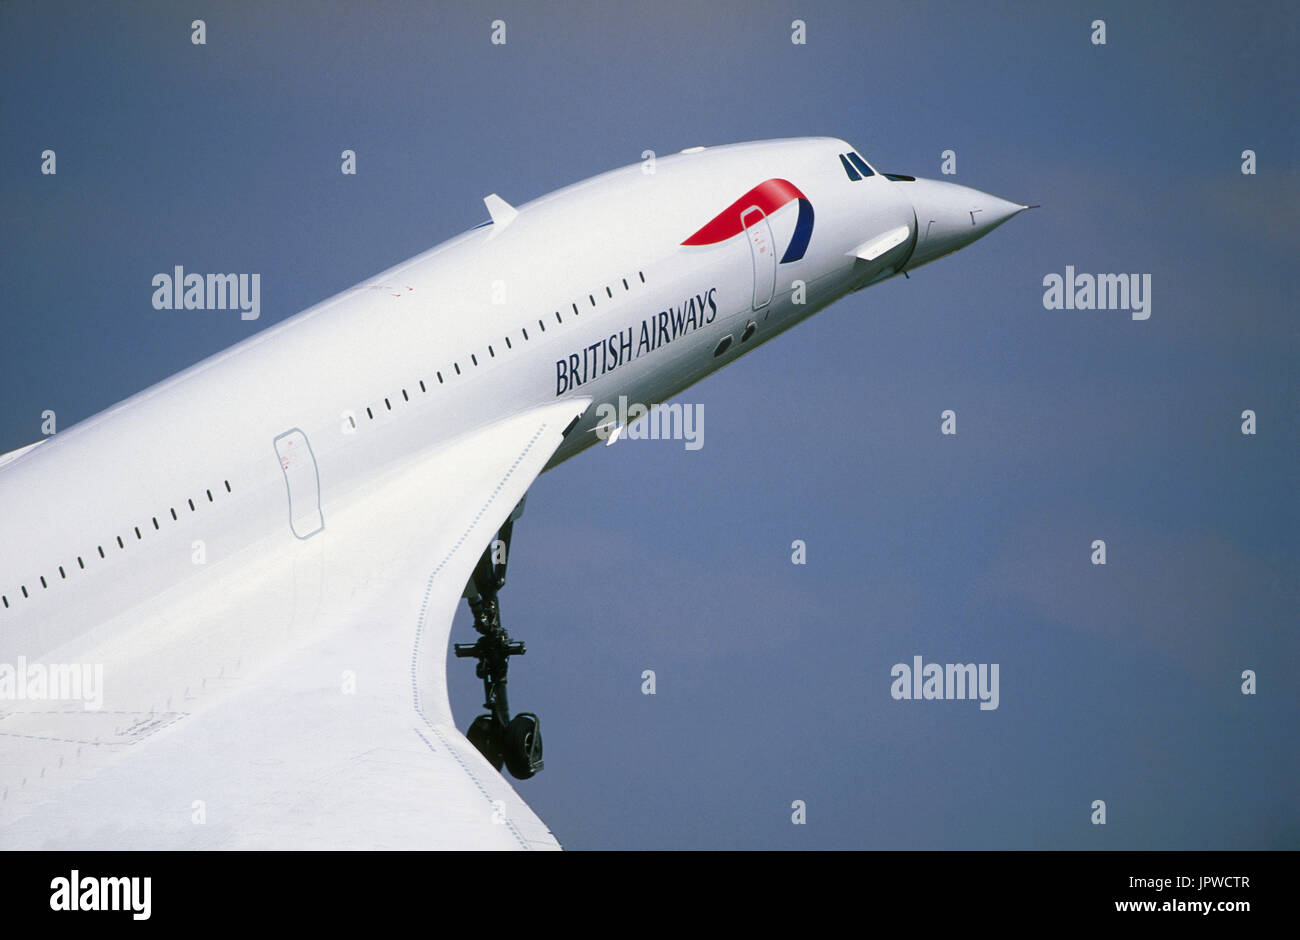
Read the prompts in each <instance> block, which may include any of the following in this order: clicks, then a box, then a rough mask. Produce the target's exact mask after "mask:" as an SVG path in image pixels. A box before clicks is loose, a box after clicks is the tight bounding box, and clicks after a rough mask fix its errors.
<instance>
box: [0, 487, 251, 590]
mask: <svg viewBox="0 0 1300 940" xmlns="http://www.w3.org/2000/svg"><path fill="white" fill-rule="evenodd" d="M221 482H222V484H223V485H224V486H225V488H226V492H227V493H232V492H234V491H233V490H232V489H231V488H230V481H229V480H222V481H221ZM204 493H206V494H207V497H208V502H210V503H215V502H216V501H217V499H216V497H215V496H213V494H212V490H204ZM202 501H203V500H202V497H200V499H199V502H202ZM186 505H188V506H189V507H190V512H198V506H197V505H196V504H195V502H194V500H193V499H192V498H190V499H186V500H185V503H183V504H182V506H181V511H182V512H183V511H184V507H185V506H186ZM168 512H169V513H170V514H171V517H172V522H179V521H180V518H181V517H180V514H179V513H177V512H176V507H175V506H172V507H169V509H168ZM163 518H164V520H165V519H166V516H164V517H163ZM150 521H151V522H152V523H153V527H154V530H155V531H157V530H161V529H162V524H161V523H160V522H159V521H158V517H157V516H151V517H150ZM131 529H132V531H133V532H135V538H136V541H138V542H142V541H144V533H143V532H141V531H140V527H139V526H138V525H137V526H132V527H131ZM114 541H116V542H117V547H118V549H125V548H126V541H125V540H123V538H122V536H120V535H118V536H114ZM108 544H109V546H110V547H111V546H112V544H113V543H112V542H109V543H108ZM95 550H96V551H97V552H98V553H99V557H100V558H107V557H108V555H107V554H106V553H105V551H104V546H103V545H96V546H95ZM91 561H94V556H93V555H92V556H91ZM58 568H59V578H60V580H64V581H66V580H67V578H68V572H67V570H66V569H65V568H64V567H63V565H59V566H58ZM77 568H78V569H79V570H85V568H86V561H85V558H83V557H82V556H81V555H78V556H77ZM40 582H41V587H42V588H43V589H48V588H49V586H50V585H49V582H48V581H47V580H46V579H45V575H41V576H40ZM18 589H19V591H21V592H22V596H23V597H31V594H30V592H28V590H27V585H25V584H22V585H19V587H18ZM15 600H17V597H15ZM0 603H3V605H4V607H5V608H6V609H7V608H8V607H9V606H10V605H9V595H8V594H0Z"/></svg>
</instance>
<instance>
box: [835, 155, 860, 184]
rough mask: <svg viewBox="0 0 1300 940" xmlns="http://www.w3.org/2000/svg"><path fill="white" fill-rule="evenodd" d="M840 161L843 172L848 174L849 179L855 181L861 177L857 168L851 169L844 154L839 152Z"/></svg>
mask: <svg viewBox="0 0 1300 940" xmlns="http://www.w3.org/2000/svg"><path fill="white" fill-rule="evenodd" d="M840 163H842V164H844V172H845V173H847V174H849V179H851V180H853V181H855V182H856V181H857V180H860V179H862V176H861V174H859V173H858V171H857V170H855V169H853V166H852V164H850V163H849V161H848V160H847V159H846V158H845V156H844V154H840Z"/></svg>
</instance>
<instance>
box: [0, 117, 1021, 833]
mask: <svg viewBox="0 0 1300 940" xmlns="http://www.w3.org/2000/svg"><path fill="white" fill-rule="evenodd" d="M651 170H652V172H651ZM485 202H486V204H487V209H488V213H489V215H490V220H489V221H487V222H485V223H483V224H482V225H480V226H478V227H476V228H474V229H472V230H470V231H468V232H465V233H464V234H461V235H459V236H457V237H455V238H453V239H451V240H450V241H448V242H445V243H443V244H441V245H439V246H437V247H435V248H432V249H430V250H429V251H426V252H425V253H423V254H420V255H418V256H416V257H414V258H412V259H410V260H408V261H405V262H403V263H401V264H399V265H397V266H396V267H393V268H390V269H389V270H387V271H384V272H383V273H381V274H378V275H376V276H375V277H373V278H371V279H370V280H367V281H365V282H363V283H361V284H358V285H356V286H355V287H353V288H351V289H349V290H346V291H344V292H343V293H341V294H338V295H337V296H334V297H331V298H329V299H328V300H326V301H324V302H322V303H320V304H318V305H317V306H314V307H312V308H310V309H308V310H305V311H303V312H301V313H299V314H297V315H296V316H293V317H291V318H289V319H287V320H285V321H284V322H282V323H279V324H277V325H276V326H274V327H272V328H269V329H266V330H263V331H261V332H259V333H257V334H256V335H254V336H252V337H250V338H249V339H247V340H245V341H243V342H241V343H239V344H237V345H235V346H233V347H231V348H230V349H228V350H226V351H225V352H222V353H220V354H218V355H215V356H213V357H211V358H209V359H206V360H204V361H203V362H200V363H198V364H197V365H195V366H193V367H191V368H189V369H186V370H185V371H183V372H180V373H178V374H177V375H175V376H173V377H172V378H169V379H167V380H166V381H163V382H161V383H159V384H157V385H155V386H153V387H152V388H148V389H146V390H144V391H142V392H140V393H139V394H137V395H135V396H133V397H131V398H129V399H127V400H126V401H123V402H121V403H120V404H117V405H115V406H113V407H111V408H109V409H108V410H106V411H104V412H102V413H100V414H98V415H95V416H94V417H92V418H89V419H87V420H86V421H83V422H81V423H80V424H77V425H75V426H73V427H71V428H69V429H67V430H63V431H60V432H59V433H58V434H57V435H54V436H52V437H49V438H46V439H45V440H42V441H40V442H38V443H36V444H32V445H30V446H27V447H24V448H21V449H20V450H16V451H13V452H11V453H8V454H5V455H3V456H0V528H2V529H3V538H2V539H0V846H3V847H5V848H19V847H32V848H40V847H51V848H72V849H101V848H171V847H175V848H186V847H189V848H209V847H214V848H215V847H227V848H339V847H352V848H365V847H374V848H468V847H473V848H494V847H501V848H556V847H558V843H557V840H556V838H555V836H554V835H552V833H551V832H550V831H549V830H548V828H547V827H546V825H545V824H544V823H543V822H542V821H541V820H540V819H538V817H537V816H536V815H535V814H534V813H533V811H532V810H531V809H529V807H528V806H527V805H526V804H525V803H524V802H523V800H522V799H520V797H519V796H518V795H517V793H516V791H515V790H514V789H513V787H512V786H511V785H510V784H509V783H508V782H507V779H506V777H505V775H504V774H502V773H501V772H500V770H501V768H502V767H504V768H505V771H506V772H507V773H509V774H510V775H512V776H513V777H515V778H517V779H527V778H528V777H530V776H532V775H533V774H534V773H536V772H537V771H539V770H541V769H542V767H543V766H544V764H543V761H542V749H541V742H542V736H541V726H540V720H539V719H538V717H537V716H536V715H535V714H532V713H529V712H523V713H520V714H515V715H511V713H510V705H509V701H508V699H507V696H506V673H507V667H508V666H509V665H510V662H511V659H512V657H513V656H515V655H516V654H518V653H521V652H523V648H522V646H523V644H522V643H520V642H519V641H517V640H515V639H513V638H512V637H511V636H510V635H509V633H508V632H507V630H506V629H505V626H504V625H503V624H502V622H501V616H500V606H499V605H498V602H497V598H498V591H500V590H501V589H502V587H503V586H504V583H505V570H506V566H507V560H508V557H509V556H508V552H509V543H510V538H511V534H512V531H513V528H514V525H515V520H516V519H517V518H518V517H519V515H520V512H521V511H522V508H523V501H524V496H525V494H526V493H527V491H528V488H529V486H530V484H531V483H532V482H533V480H534V479H536V477H537V476H538V475H539V474H540V473H542V472H543V471H544V470H548V469H551V468H553V467H556V466H558V465H559V464H561V463H563V462H564V461H565V460H568V459H569V458H570V457H573V456H574V455H576V454H577V453H579V452H580V451H582V450H584V449H586V448H588V447H590V446H592V445H593V444H596V443H598V442H602V441H609V440H612V439H615V438H616V437H617V433H618V431H619V430H620V429H619V428H617V427H611V426H610V420H609V419H608V418H606V417H603V416H606V415H608V414H610V413H611V409H610V408H601V407H600V406H602V405H611V404H612V403H614V402H617V401H618V400H619V398H620V396H626V397H627V400H629V401H632V402H644V403H655V402H662V401H665V400H667V399H669V398H670V397H672V396H673V395H676V394H677V393H679V392H681V391H682V390H683V389H685V388H686V387H687V386H689V385H691V384H692V383H694V382H696V381H698V380H699V379H701V378H703V377H704V376H706V375H708V374H709V373H711V372H714V371H715V370H717V369H720V368H722V367H723V366H725V365H727V364H729V363H731V362H732V361H734V360H735V359H736V358H738V357H740V356H742V355H744V354H745V353H746V352H748V351H749V350H751V349H753V348H754V347H756V346H758V345H759V344H760V343H764V342H766V341H767V340H769V339H771V338H772V337H774V336H776V335H777V334H779V333H781V332H782V331H784V330H787V329H789V328H790V327H792V326H794V325H795V324H796V323H798V322H799V321H800V320H803V319H804V318H805V317H807V316H809V315H810V314H812V313H814V312H815V311H817V310H819V309H821V308H822V307H825V306H826V305H827V304H829V303H831V302H833V301H835V300H837V299H839V298H840V297H843V296H845V295H846V294H849V293H851V292H853V291H856V290H859V289H861V288H863V287H866V286H868V285H871V284H874V283H876V282H878V281H881V280H883V279H885V278H888V277H892V276H895V275H897V274H899V273H906V272H909V271H912V270H914V269H916V268H917V267H919V266H921V265H923V264H925V263H927V262H929V261H933V260H935V259H936V258H939V257H941V256H943V255H946V254H948V253H950V252H952V251H955V250H957V249H959V248H961V247H963V246H965V245H968V244H970V243H971V242H973V241H975V240H976V239H978V238H980V237H981V236H983V235H984V234H986V233H987V232H989V231H990V230H992V229H993V228H995V227H997V226H998V225H1000V224H1001V223H1003V222H1005V221H1006V220H1007V219H1009V218H1011V217H1012V216H1014V215H1015V214H1017V213H1018V212H1020V211H1022V210H1023V209H1025V208H1028V207H1027V206H1023V205H1019V204H1017V203H1014V202H1008V201H1006V200H1004V199H999V198H997V197H995V196H991V195H988V194H986V193H982V192H979V191H976V190H974V189H969V188H966V187H963V186H958V185H955V184H953V183H948V182H940V181H933V180H924V179H915V178H913V177H910V176H903V175H896V174H889V173H882V172H879V171H877V170H876V169H875V168H874V167H872V166H871V165H870V164H869V163H868V162H867V161H866V160H865V159H864V158H863V157H862V156H861V155H860V154H859V153H858V152H857V151H856V150H854V148H853V147H852V146H850V145H849V144H848V143H846V142H844V141H843V140H839V139H835V138H826V137H823V138H800V139H792V140H774V141H761V142H755V143H742V144H734V145H729V146H719V147H707V148H705V147H695V148H691V149H690V150H687V151H683V152H682V153H680V154H677V155H674V156H671V157H666V158H662V159H659V160H658V161H657V162H656V163H655V165H654V166H653V167H650V166H647V165H644V164H635V165H632V166H629V167H625V168H623V169H619V170H614V171H612V172H609V173H605V174H602V175H600V176H596V177H593V178H591V179H588V180H585V181H583V182H580V183H576V184H574V185H572V186H569V187H567V188H565V189H561V190H559V191H557V192H553V193H550V194H549V195H545V196H542V197H541V198H539V199H535V200H533V201H532V202H529V203H526V204H523V205H521V206H518V207H514V206H511V205H510V204H508V203H507V202H506V201H505V200H504V199H502V198H501V197H500V196H498V195H495V194H493V195H490V196H488V197H486V199H485ZM462 598H465V599H467V601H468V603H469V606H470V609H471V610H472V612H473V615H474V627H475V629H476V630H477V631H478V638H477V640H476V642H474V643H472V644H470V643H459V644H456V645H455V653H456V655H457V657H463V658H465V659H470V660H474V661H475V662H476V664H477V670H478V676H479V677H480V678H482V679H483V683H484V690H485V693H486V699H487V701H486V702H485V712H484V714H482V715H480V716H478V717H477V718H475V719H474V720H473V721H472V722H471V723H470V724H469V725H468V734H462V732H461V731H460V730H458V728H457V725H456V724H455V723H454V722H453V718H452V714H451V708H450V705H449V703H448V697H447V684H446V674H447V669H448V667H449V664H448V662H447V655H446V654H447V648H448V642H449V639H450V631H451V624H452V619H453V616H454V614H455V611H456V609H457V607H458V605H459V603H460V600H461V599H462ZM542 639H543V641H544V638H542ZM534 642H536V641H534ZM521 662H523V661H522V660H517V659H516V660H515V668H516V669H518V668H521V667H520V663H521ZM451 665H452V667H455V666H456V665H457V664H455V663H453V664H451ZM466 668H467V664H466Z"/></svg>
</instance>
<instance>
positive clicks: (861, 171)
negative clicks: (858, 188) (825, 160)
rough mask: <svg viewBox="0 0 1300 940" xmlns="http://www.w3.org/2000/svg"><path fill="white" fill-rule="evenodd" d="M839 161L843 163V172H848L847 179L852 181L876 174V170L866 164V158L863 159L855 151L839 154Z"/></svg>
mask: <svg viewBox="0 0 1300 940" xmlns="http://www.w3.org/2000/svg"><path fill="white" fill-rule="evenodd" d="M840 163H841V165H843V167H844V172H845V173H847V174H848V176H849V179H851V180H853V181H854V182H857V181H858V180H860V179H864V178H866V177H868V176H875V175H876V171H875V170H873V169H872V168H871V167H869V166H867V161H866V160H863V159H862V158H861V157H859V156H858V155H857V154H856V153H853V152H851V151H850V152H849V153H842V154H840Z"/></svg>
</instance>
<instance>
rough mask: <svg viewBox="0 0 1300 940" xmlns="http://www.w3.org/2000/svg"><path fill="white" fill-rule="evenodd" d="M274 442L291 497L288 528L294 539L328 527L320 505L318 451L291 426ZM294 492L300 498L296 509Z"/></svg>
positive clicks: (286, 488)
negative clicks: (316, 452)
mask: <svg viewBox="0 0 1300 940" xmlns="http://www.w3.org/2000/svg"><path fill="white" fill-rule="evenodd" d="M271 443H272V445H273V446H274V447H275V456H276V459H277V460H279V462H280V472H281V473H283V474H284V490H285V495H286V496H287V497H288V500H289V531H290V532H292V533H293V534H294V537H295V538H299V539H309V538H311V537H312V536H313V535H315V534H316V533H317V532H320V531H321V530H322V529H324V528H325V516H324V514H323V513H322V512H321V508H320V470H319V468H318V467H317V466H316V454H315V452H314V451H313V450H312V449H311V442H310V441H309V440H307V435H306V433H305V432H304V431H303V430H302V429H301V428H290V429H289V430H287V431H285V432H284V433H283V434H277V435H276V436H275V439H274V440H273V441H272V442H271ZM304 455H305V456H304ZM295 492H296V493H297V499H298V502H297V507H296V509H295V503H294V494H295ZM300 529H301V530H305V531H299V530H300Z"/></svg>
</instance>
